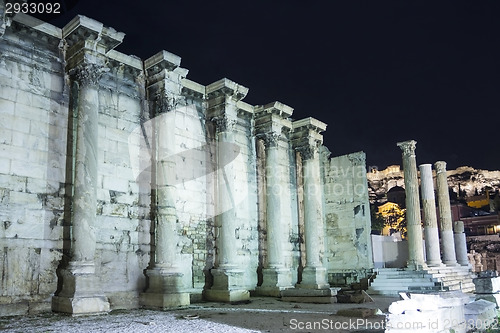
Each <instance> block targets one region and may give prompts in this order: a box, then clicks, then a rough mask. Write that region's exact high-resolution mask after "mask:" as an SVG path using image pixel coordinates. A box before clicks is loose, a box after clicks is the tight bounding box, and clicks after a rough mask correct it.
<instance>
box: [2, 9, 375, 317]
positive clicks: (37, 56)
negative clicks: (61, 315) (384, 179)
mask: <svg viewBox="0 0 500 333" xmlns="http://www.w3.org/2000/svg"><path fill="white" fill-rule="evenodd" d="M1 20H2V22H0V23H2V24H0V26H2V27H3V26H5V29H2V30H0V222H1V225H0V276H1V281H0V315H13V314H23V313H28V312H40V311H50V310H51V309H53V310H55V311H63V312H69V313H93V312H98V311H97V310H95V311H94V310H92V309H90V308H91V307H90V308H89V305H88V304H85V305H81V304H80V305H79V304H76V303H75V302H74V299H77V298H79V297H80V298H82V299H83V300H88V299H93V300H97V301H96V302H97V303H99V302H100V303H99V304H101V305H100V310H99V311H106V310H107V309H108V308H110V309H119V308H137V307H139V306H141V294H142V293H144V292H146V294H147V293H148V291H147V290H150V293H151V294H154V293H156V291H155V290H162V292H165V293H166V294H168V293H169V290H174V291H175V293H177V294H179V293H181V294H182V293H187V294H189V296H190V298H191V300H192V301H193V300H198V299H200V298H201V297H202V295H203V293H204V291H205V290H207V289H210V288H214V289H216V290H218V291H220V290H222V291H224V288H226V289H227V291H228V292H229V291H230V289H231V288H233V287H234V286H237V287H238V288H239V289H241V290H247V291H248V290H255V289H256V288H257V286H258V285H260V284H261V283H262V279H263V276H262V269H263V268H265V269H272V267H271V268H269V267H267V266H266V265H267V253H268V251H269V248H270V247H274V246H275V243H273V242H274V239H273V238H272V237H270V236H269V235H268V233H267V231H268V225H269V224H270V222H271V221H268V219H269V218H270V217H269V216H273V215H272V214H267V213H266V212H267V211H268V210H269V209H272V208H273V207H271V206H269V205H268V207H267V208H266V204H267V202H268V201H269V200H276V198H283V199H280V200H283V201H282V202H281V203H280V205H279V209H280V210H279V211H280V216H281V218H280V222H279V224H275V225H274V228H275V230H281V232H282V235H281V236H282V237H280V239H281V242H282V243H280V247H279V248H280V249H281V250H282V256H283V260H282V264H283V269H284V270H287V271H288V272H289V275H290V276H291V284H292V286H293V285H295V283H297V282H300V279H301V276H300V274H301V267H303V266H305V265H306V263H305V258H306V256H305V255H304V251H305V247H304V237H303V233H304V223H306V224H307V223H308V222H307V221H304V218H305V217H304V214H303V209H304V207H303V205H304V203H303V199H304V193H303V192H302V191H301V188H300V187H301V186H302V184H303V183H302V176H301V174H300V172H301V170H302V169H301V164H300V159H299V160H297V154H298V153H297V152H296V150H295V148H296V147H295V146H294V144H293V143H292V141H291V139H290V135H291V132H293V126H292V125H291V120H289V117H290V115H291V112H292V111H291V110H292V109H291V108H289V107H287V106H284V105H283V104H281V103H275V104H272V106H269V105H266V106H252V105H249V104H247V103H244V102H242V101H241V100H242V99H243V98H244V97H245V95H246V92H247V91H248V89H247V88H245V87H243V86H240V85H238V84H236V83H234V82H232V81H230V80H227V79H222V80H219V81H217V82H215V83H213V84H211V85H209V86H203V85H200V84H198V83H196V82H192V81H190V80H188V79H186V75H187V72H188V71H187V70H186V69H183V68H181V67H179V64H180V58H179V57H177V56H175V55H173V54H171V53H168V52H166V51H162V52H159V53H158V54H157V55H155V56H153V57H151V58H150V59H147V60H141V59H139V58H137V57H134V56H127V55H124V54H122V53H120V52H117V51H115V50H113V49H114V47H116V45H118V44H119V43H121V41H122V39H123V34H121V33H118V32H116V31H114V30H113V29H112V28H108V27H105V26H103V25H102V24H101V23H100V22H96V21H94V20H92V19H89V18H85V17H82V16H78V17H76V18H75V19H74V20H72V21H71V22H70V23H68V25H67V26H66V27H64V28H63V29H59V28H57V27H54V26H51V25H49V24H47V23H44V22H40V21H37V20H34V19H32V18H30V17H29V16H26V15H21V14H19V15H17V16H16V17H14V18H12V17H6V16H4V15H3V14H2V17H1ZM268 115H269V117H271V118H272V119H273V120H272V121H271V122H270V124H271V125H270V126H271V127H270V129H266V130H265V131H268V130H271V131H275V132H276V133H277V134H278V135H279V140H278V144H277V146H276V149H277V150H276V151H277V153H276V155H274V156H275V157H274V158H275V159H274V160H273V163H274V164H273V165H274V166H277V167H279V170H280V172H279V173H278V174H279V176H278V177H279V178H277V183H279V184H280V185H281V186H280V188H279V191H280V195H279V196H273V197H272V198H271V196H270V195H269V194H268V193H267V192H266V191H269V189H267V190H266V187H265V184H266V178H267V177H269V175H268V173H269V172H270V168H269V163H268V165H267V167H266V163H265V161H266V156H267V154H270V153H269V148H268V146H266V147H264V145H263V143H262V137H261V136H259V135H260V134H259V135H257V134H256V127H255V119H256V117H257V116H258V117H261V118H260V119H264V118H265V119H267V118H266V117H267V116H268ZM273 117H274V118H273ZM276 117H277V118H276ZM271 118H269V119H271ZM275 118H276V119H279V120H276V119H275ZM266 121H267V120H266ZM304 121H305V122H304ZM304 121H301V123H300V124H299V125H300V126H302V127H301V128H306V125H307V124H309V123H310V124H316V123H315V122H317V121H316V120H312V118H310V119H307V120H304ZM288 123H289V124H288ZM266 124H267V123H266ZM276 124H278V125H276ZM266 126H267V125H266ZM276 126H278V127H277V128H276ZM307 126H308V125H307ZM266 128H267V127H266ZM325 128H326V125H325V127H324V128H322V129H321V128H320V127H318V129H317V131H318V133H316V134H314V135H316V136H317V137H318V138H320V135H319V131H322V130H324V129H325ZM262 131H264V130H262ZM273 133H274V132H273ZM264 134H265V135H268V133H267V132H266V133H264ZM296 140H298V139H297V138H296ZM259 147H260V148H259ZM311 147H312V149H317V148H318V147H321V140H319V139H318V140H317V141H315V143H314V144H313V145H312V146H311ZM321 149H322V148H321ZM321 165H322V168H321V172H322V177H321V183H318V188H322V189H323V190H322V196H321V200H322V202H323V209H324V214H323V216H324V219H325V221H317V223H319V224H320V225H324V227H322V228H321V230H322V231H323V232H322V233H321V238H322V239H323V242H324V245H325V246H324V250H322V251H320V255H321V260H322V264H323V265H324V266H325V267H326V268H327V269H328V274H329V280H330V281H329V282H331V283H336V282H338V279H337V277H335V276H334V275H332V274H336V273H342V274H347V273H349V274H351V275H352V276H354V280H356V277H357V278H360V277H362V275H363V272H366V270H368V269H370V268H372V267H373V264H372V260H371V248H370V242H369V231H370V228H369V226H370V218H369V206H368V194H367V193H368V192H367V185H366V170H365V164H364V154H363V153H355V154H351V155H346V156H341V157H337V158H331V159H322V160H321ZM273 170H274V169H273ZM335 170H337V171H340V170H344V171H345V172H344V171H340V172H336V171H335ZM346 172H347V173H346ZM306 177H307V175H306ZM312 180H315V179H312ZM312 180H308V181H309V182H311V181H312ZM275 181H276V179H275ZM337 185H340V186H341V187H343V188H344V190H345V191H346V192H342V193H338V192H337V188H336V187H335V186H337ZM88 203H90V205H91V206H90V207H92V208H91V209H85V208H82V207H87V206H85V205H87V204H88ZM94 209H95V212H94ZM306 215H307V214H306ZM228 221H229V222H228ZM167 227H168V228H170V229H168V228H167ZM165 228H167V229H165ZM89 254H90V256H89ZM75 258H80V259H78V260H76V259H75ZM348 259H349V260H348ZM214 269H218V271H217V274H219V275H217V276H219V277H221V279H222V280H221V281H225V280H224V279H228V281H230V283H229V284H230V285H228V286H225V287H224V282H220V281H219V280H217V278H218V277H216V278H215V279H214V272H215V271H214ZM221 272H222V273H221ZM227 272H230V273H231V274H232V273H233V272H236V273H237V274H236V273H235V274H236V275H234V276H237V278H234V276H229V275H230V274H229V273H227ZM148 274H149V275H148ZM155 274H156V275H155ZM162 274H163V275H162ZM224 274H226V275H227V276H228V277H224ZM287 274H288V273H287ZM158 276H160V277H161V276H164V278H165V276H167V277H166V278H165V279H166V280H164V281H176V282H175V283H172V284H169V283H163V284H162V283H159V284H158V283H157V282H155V281H161V279H160V280H155V279H156V278H157V277H158ZM169 279H170V280H169ZM68 281H69V282H68ZM88 281H92V282H91V283H90V282H88ZM89 284H90V286H89ZM165 286H167V287H168V288H173V289H168V288H167V287H165ZM148 288H149V289H148ZM155 288H157V289H155ZM158 288H159V289H158ZM161 288H167V290H163V289H161ZM235 288H236V287H235ZM70 291H71V292H72V293H73V294H71V295H72V296H68V295H69V294H68V293H69V292H70ZM213 294H214V295H217V297H219V296H220V295H222V294H223V292H219V293H218V294H217V293H213ZM243 294H244V293H243ZM93 295H94V296H95V298H92V297H94V296H93ZM54 296H57V297H58V299H57V300H56V301H53V297H54ZM220 297H222V296H220ZM228 297H232V296H231V295H230V296H228ZM146 298H147V297H146ZM180 298H182V297H180V296H179V299H180ZM65 299H69V300H67V301H66V300H65ZM188 299H189V297H188ZM229 299H230V298H229ZM51 302H53V303H52V306H51ZM71 302H73V303H71ZM147 302H152V303H147ZM147 302H146V303H147V304H156V303H155V302H158V301H157V300H156V299H155V300H153V301H151V299H150V300H149V301H147ZM161 302H165V300H162V301H161ZM108 304H109V305H108ZM158 304H161V305H158V306H160V307H168V305H169V304H166V303H158Z"/></svg>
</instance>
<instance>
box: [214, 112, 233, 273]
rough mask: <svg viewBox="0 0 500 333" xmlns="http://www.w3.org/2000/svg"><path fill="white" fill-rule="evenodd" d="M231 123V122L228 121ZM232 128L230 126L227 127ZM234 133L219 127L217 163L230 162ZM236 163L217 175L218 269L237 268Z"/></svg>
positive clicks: (222, 169) (225, 166)
mask: <svg viewBox="0 0 500 333" xmlns="http://www.w3.org/2000/svg"><path fill="white" fill-rule="evenodd" d="M228 121H229V120H228ZM227 128H230V126H227ZM233 136H234V135H233V133H232V131H230V130H224V129H222V130H221V128H220V127H219V129H218V132H217V142H218V145H217V161H218V163H220V162H219V161H227V160H229V157H228V155H231V152H230V151H228V149H229V148H231V147H232V144H233V143H234V138H233ZM233 166H234V163H230V164H227V165H224V166H223V167H221V168H220V169H219V170H218V174H217V205H218V206H219V209H218V210H219V211H220V212H222V213H221V214H219V215H217V216H216V226H217V227H218V228H219V235H218V237H217V240H216V246H217V256H216V267H217V268H229V269H230V268H236V267H237V259H236V238H235V229H236V226H235V219H236V216H235V213H236V212H235V207H234V200H233V198H232V197H231V195H232V194H233V193H234V185H235V184H234V179H235V175H234V170H233Z"/></svg>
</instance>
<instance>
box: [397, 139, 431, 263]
mask: <svg viewBox="0 0 500 333" xmlns="http://www.w3.org/2000/svg"><path fill="white" fill-rule="evenodd" d="M416 144H417V142H416V141H414V140H410V141H404V142H398V147H399V148H401V150H402V152H403V154H402V155H403V156H402V157H403V171H404V178H405V179H404V181H405V193H406V225H407V235H408V263H407V267H408V268H409V269H414V270H419V269H422V268H424V267H425V266H426V265H425V262H424V248H423V245H422V225H421V220H422V219H421V216H420V200H419V196H418V178H417V162H416V156H415V147H416Z"/></svg>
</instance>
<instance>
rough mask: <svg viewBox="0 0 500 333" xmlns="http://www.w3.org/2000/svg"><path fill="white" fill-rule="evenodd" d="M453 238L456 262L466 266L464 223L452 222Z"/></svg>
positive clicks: (467, 262) (467, 263) (467, 261)
mask: <svg viewBox="0 0 500 333" xmlns="http://www.w3.org/2000/svg"><path fill="white" fill-rule="evenodd" d="M453 236H454V240H455V254H456V257H457V262H458V263H459V264H460V265H462V266H468V265H469V260H468V258H467V239H466V237H465V230H464V223H463V222H462V221H455V222H453Z"/></svg>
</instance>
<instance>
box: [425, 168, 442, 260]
mask: <svg viewBox="0 0 500 333" xmlns="http://www.w3.org/2000/svg"><path fill="white" fill-rule="evenodd" d="M420 186H421V188H422V191H421V194H422V207H423V210H424V217H425V223H424V235H425V251H426V254H427V261H426V262H427V265H428V266H440V265H441V264H442V262H441V251H440V248H439V230H438V225H437V216H436V199H435V197H434V181H433V178H432V165H430V164H421V165H420Z"/></svg>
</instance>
